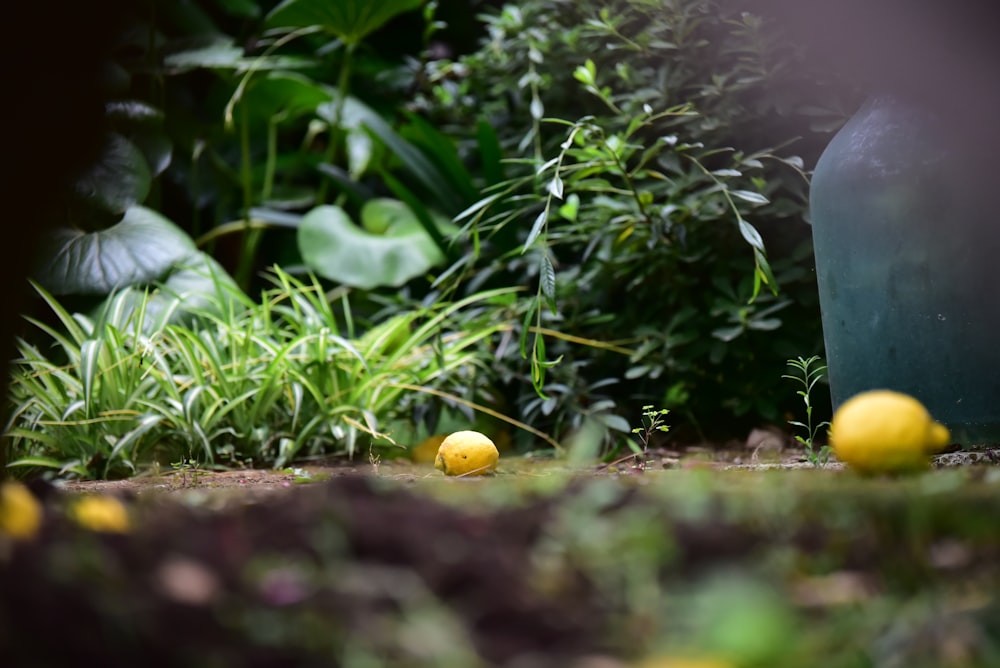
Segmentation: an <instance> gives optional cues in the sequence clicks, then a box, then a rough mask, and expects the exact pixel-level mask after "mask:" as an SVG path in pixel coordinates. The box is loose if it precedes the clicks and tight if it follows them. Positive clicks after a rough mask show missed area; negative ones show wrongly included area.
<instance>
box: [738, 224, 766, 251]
mask: <svg viewBox="0 0 1000 668" xmlns="http://www.w3.org/2000/svg"><path fill="white" fill-rule="evenodd" d="M739 225H740V234H742V235H743V238H744V239H745V240H746V242H747V243H748V244H750V245H751V246H753V247H754V248H755V249H757V250H759V251H760V252H762V253H763V252H764V240H763V239H761V237H760V232H758V231H757V228H756V227H754V226H753V225H751V224H750V223H748V222H747V221H745V220H743V219H742V218H740V221H739Z"/></svg>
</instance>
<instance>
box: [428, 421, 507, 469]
mask: <svg viewBox="0 0 1000 668" xmlns="http://www.w3.org/2000/svg"><path fill="white" fill-rule="evenodd" d="M499 460H500V451H499V450H497V446H496V445H494V443H493V441H491V440H490V439H489V438H488V437H487V436H486V435H484V434H481V433H479V432H478V431H456V432H455V433H453V434H450V435H449V436H448V437H447V438H446V439H444V440H443V441H442V442H441V446H440V447H439V448H438V452H437V457H435V459H434V468H436V469H438V470H439V471H442V472H443V473H444V474H445V475H452V476H473V475H486V474H489V473H494V472H495V471H496V468H497V462H498V461H499Z"/></svg>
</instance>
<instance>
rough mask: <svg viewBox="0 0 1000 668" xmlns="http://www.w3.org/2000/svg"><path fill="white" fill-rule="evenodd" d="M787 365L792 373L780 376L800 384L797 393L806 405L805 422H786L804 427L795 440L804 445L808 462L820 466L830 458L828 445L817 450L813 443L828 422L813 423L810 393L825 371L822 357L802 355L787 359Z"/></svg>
mask: <svg viewBox="0 0 1000 668" xmlns="http://www.w3.org/2000/svg"><path fill="white" fill-rule="evenodd" d="M788 366H790V367H791V368H792V373H791V374H785V375H783V376H782V378H788V379H789V380H793V381H795V382H796V383H798V384H800V385H801V386H802V389H801V390H799V391H798V392H797V394H798V395H799V396H800V397H802V401H803V403H805V405H806V421H805V423H804V424H803V423H802V422H796V421H794V420H789V421H788V424H790V425H793V426H795V427H801V428H802V429H805V436H802V435H800V434H797V435H796V436H795V440H796V441H798V442H799V443H801V444H802V445H803V446H804V447H805V449H806V457H808V459H809V462H810V463H811V464H812V465H813V466H816V467H820V466H823V465H825V464H826V463H827V462H828V461H829V460H830V446H828V445H824V446H822V447H820V448H819V449H818V450H817V449H816V445H815V440H816V435H817V434H818V433H819V430H820V429H822V428H823V427H827V426H829V424H830V423H829V422H825V421H824V422H820V423H819V424H817V425H815V426H814V425H813V419H812V411H813V406H812V401H811V399H810V395H811V393H812V389H813V387H814V386H815V385H816V383H818V382H819V381H820V380H821V379H822V378H823V375H824V374H825V373H826V365H825V364H823V363H822V359H821V358H820V357H819V356H818V355H813V356H812V357H810V358H809V359H803V358H802V357H798V358H796V359H790V360H788Z"/></svg>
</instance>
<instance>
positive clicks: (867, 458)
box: [830, 390, 951, 474]
mask: <svg viewBox="0 0 1000 668" xmlns="http://www.w3.org/2000/svg"><path fill="white" fill-rule="evenodd" d="M950 438H951V436H950V434H949V432H948V429H947V428H946V427H945V426H944V425H942V424H939V423H938V422H935V421H934V418H932V417H931V415H930V413H928V412H927V409H926V408H924V405H923V404H921V403H920V402H919V401H918V400H917V399H915V398H913V397H911V396H909V395H907V394H903V393H901V392H893V391H891V390H871V391H869V392H862V393H860V394H856V395H854V396H853V397H851V398H850V399H848V400H847V401H845V402H844V403H843V404H842V405H841V406H840V408H838V409H837V412H836V413H834V415H833V421H832V422H831V423H830V446H831V447H832V448H833V452H834V454H836V455H837V459H839V460H840V461H842V462H844V463H845V464H847V465H848V466H849V467H850V468H851V469H853V470H855V471H857V472H858V473H866V474H877V473H900V472H906V471H919V470H921V469H925V468H927V465H928V463H929V462H930V456H931V455H932V454H934V453H935V452H938V451H940V450H941V449H942V448H944V447H945V446H946V445H948V443H949V441H950Z"/></svg>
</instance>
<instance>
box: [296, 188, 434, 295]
mask: <svg viewBox="0 0 1000 668" xmlns="http://www.w3.org/2000/svg"><path fill="white" fill-rule="evenodd" d="M372 215H373V214H371V213H369V216H372ZM374 215H375V217H376V218H377V217H378V215H377V214H374ZM414 222H415V224H413V223H402V222H400V221H396V222H395V223H388V224H386V223H385V222H384V221H383V222H381V223H379V222H374V223H369V224H374V225H376V227H377V226H379V225H387V226H386V235H385V236H382V235H377V234H372V233H371V232H369V231H368V230H365V229H363V228H361V227H359V226H358V225H355V224H354V222H353V221H351V219H350V217H348V215H347V214H346V213H345V212H344V210H343V209H341V208H340V207H338V206H320V207H317V208H315V209H313V210H312V211H310V212H309V213H307V214H306V215H305V216H304V217H303V218H302V223H301V224H300V225H299V230H298V242H299V251H300V252H301V254H302V258H303V260H305V262H306V264H308V265H309V266H310V267H311V268H312V269H313V270H315V271H316V273H317V274H319V275H320V276H323V277H324V278H328V279H330V280H334V281H338V282H340V283H343V284H344V285H351V286H355V287H359V288H363V289H372V288H376V287H380V286H393V287H399V286H401V285H403V284H404V283H406V282H407V281H409V280H410V279H412V278H415V277H417V276H420V275H421V274H423V273H426V272H427V271H428V270H429V269H430V268H431V267H433V266H435V265H437V264H439V263H440V262H442V261H443V260H444V254H443V253H442V252H441V251H440V249H438V247H437V245H436V244H435V243H434V241H433V240H432V239H431V238H430V236H429V235H428V234H427V233H426V232H425V231H424V229H423V228H422V227H421V226H420V224H419V222H416V221H414Z"/></svg>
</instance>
